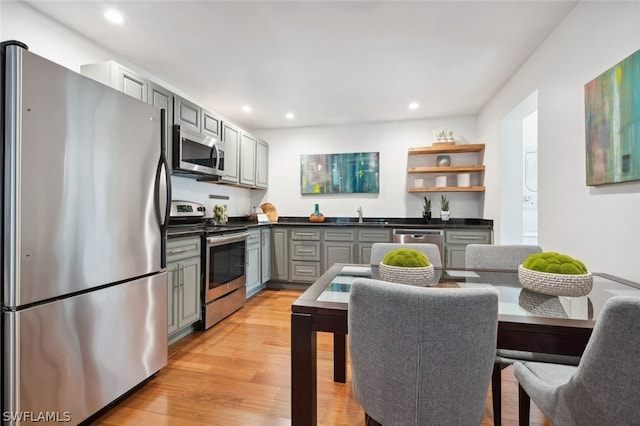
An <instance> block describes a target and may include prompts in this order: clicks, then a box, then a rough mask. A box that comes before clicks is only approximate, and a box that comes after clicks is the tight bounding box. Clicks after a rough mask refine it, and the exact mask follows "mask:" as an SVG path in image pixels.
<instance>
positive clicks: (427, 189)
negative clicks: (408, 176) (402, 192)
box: [409, 186, 484, 192]
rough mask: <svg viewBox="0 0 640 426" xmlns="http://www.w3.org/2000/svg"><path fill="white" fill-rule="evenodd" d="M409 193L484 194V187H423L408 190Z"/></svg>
mask: <svg viewBox="0 0 640 426" xmlns="http://www.w3.org/2000/svg"><path fill="white" fill-rule="evenodd" d="M409 192H484V186H440V187H436V186H425V187H421V188H409Z"/></svg>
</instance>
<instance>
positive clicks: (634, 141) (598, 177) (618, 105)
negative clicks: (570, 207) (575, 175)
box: [584, 50, 640, 186]
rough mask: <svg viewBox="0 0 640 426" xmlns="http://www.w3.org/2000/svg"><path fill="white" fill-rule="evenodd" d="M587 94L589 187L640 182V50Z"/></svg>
mask: <svg viewBox="0 0 640 426" xmlns="http://www.w3.org/2000/svg"><path fill="white" fill-rule="evenodd" d="M584 94H585V131H586V144H587V146H586V160H587V185H590V186H592V185H602V184H606V183H615V182H626V181H631V180H640V50H638V51H636V52H635V53H634V54H632V55H631V56H629V57H628V58H626V59H624V60H623V61H622V62H620V63H618V64H617V65H615V66H614V67H612V68H610V69H608V70H607V71H605V72H604V73H602V74H601V75H599V76H598V77H596V78H595V79H594V80H592V81H590V82H589V83H587V84H586V85H585V87H584Z"/></svg>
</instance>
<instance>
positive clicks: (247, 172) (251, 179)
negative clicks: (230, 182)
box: [240, 132, 256, 186]
mask: <svg viewBox="0 0 640 426" xmlns="http://www.w3.org/2000/svg"><path fill="white" fill-rule="evenodd" d="M240 184H241V185H246V186H255V185H256V138H255V137H254V136H253V135H251V134H250V133H247V132H242V133H241V135H240Z"/></svg>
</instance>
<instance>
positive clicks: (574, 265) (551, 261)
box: [518, 252, 593, 297]
mask: <svg viewBox="0 0 640 426" xmlns="http://www.w3.org/2000/svg"><path fill="white" fill-rule="evenodd" d="M518 278H519V281H520V284H521V285H522V287H524V288H527V289H529V290H533V291H535V292H538V293H544V294H548V295H551V296H572V297H578V296H584V295H586V294H589V292H590V291H591V288H592V287H593V276H592V275H591V273H590V272H589V271H587V267H586V266H585V265H584V263H582V262H581V261H579V260H577V259H574V258H572V257H571V256H567V255H566V254H560V253H556V252H542V253H534V254H532V255H530V256H529V257H527V258H526V259H525V260H524V261H523V262H522V264H521V265H520V266H518Z"/></svg>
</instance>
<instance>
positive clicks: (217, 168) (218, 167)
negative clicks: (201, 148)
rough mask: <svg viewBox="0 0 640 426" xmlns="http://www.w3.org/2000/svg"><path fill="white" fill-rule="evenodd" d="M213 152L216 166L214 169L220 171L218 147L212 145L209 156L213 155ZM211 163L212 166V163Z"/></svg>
mask: <svg viewBox="0 0 640 426" xmlns="http://www.w3.org/2000/svg"><path fill="white" fill-rule="evenodd" d="M214 150H215V152H216V166H215V167H214V169H216V170H217V171H220V150H219V149H218V145H215V144H214V145H213V147H212V148H211V155H213V151H214ZM212 160H213V158H212ZM211 163H212V164H213V161H212V162H211Z"/></svg>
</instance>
